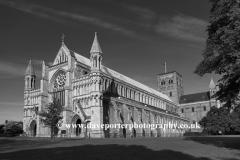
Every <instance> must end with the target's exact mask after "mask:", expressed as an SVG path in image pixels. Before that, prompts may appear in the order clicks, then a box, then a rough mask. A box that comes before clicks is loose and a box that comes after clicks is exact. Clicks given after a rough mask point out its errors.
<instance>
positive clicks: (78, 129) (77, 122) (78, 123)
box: [76, 119, 82, 136]
mask: <svg viewBox="0 0 240 160" xmlns="http://www.w3.org/2000/svg"><path fill="white" fill-rule="evenodd" d="M80 125H81V120H80V119H78V120H77V121H76V126H77V127H76V136H79V135H80V134H81V130H82V128H81V126H80Z"/></svg>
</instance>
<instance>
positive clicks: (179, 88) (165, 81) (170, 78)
mask: <svg viewBox="0 0 240 160" xmlns="http://www.w3.org/2000/svg"><path fill="white" fill-rule="evenodd" d="M158 90H159V91H160V92H162V93H164V94H166V95H168V96H169V97H170V98H171V99H172V101H174V102H175V103H176V104H177V106H178V114H179V115H180V116H181V117H184V118H186V119H189V121H190V123H191V124H195V123H196V122H199V121H200V120H201V119H202V118H203V117H204V116H206V114H207V112H208V111H209V110H210V109H211V107H213V106H216V107H218V108H219V107H221V105H222V104H221V103H220V102H219V101H217V100H215V99H214V98H212V96H213V95H214V94H215V93H216V92H217V91H218V85H215V83H214V82H213V80H212V79H211V81H210V84H209V91H206V92H202V93H195V94H189V95H184V92H183V80H182V76H181V75H180V74H179V73H177V72H176V71H172V72H168V73H163V74H158ZM191 131H194V132H201V131H202V129H191Z"/></svg>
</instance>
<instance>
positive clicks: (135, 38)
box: [0, 0, 220, 124]
mask: <svg viewBox="0 0 240 160" xmlns="http://www.w3.org/2000/svg"><path fill="white" fill-rule="evenodd" d="M210 8H211V3H209V2H208V0H201V1H200V0H181V1H178V0H51V1H49V0H41V1H39V0H0V124H1V123H4V121H5V120H6V119H7V120H15V121H22V117H23V92H24V73H25V70H26V68H27V66H28V62H29V59H30V58H31V59H32V62H33V67H34V70H35V73H36V75H37V81H36V87H37V88H39V83H40V78H41V64H42V61H43V60H45V61H48V62H53V60H54V58H55V56H56V54H57V52H58V50H59V48H60V46H61V43H62V42H61V41H62V39H61V37H62V34H64V35H65V44H66V46H67V47H68V48H69V49H70V50H72V51H74V52H77V53H79V54H81V55H83V56H85V57H89V52H90V49H91V45H92V42H93V39H94V33H95V32H97V35H98V40H99V43H100V45H101V48H102V51H103V65H105V66H107V67H109V68H111V69H113V70H115V71H117V72H119V73H121V74H124V75H126V76H128V77H131V78H133V79H135V80H137V81H139V82H141V83H143V84H145V85H148V86H150V87H152V88H155V89H157V74H158V73H163V72H164V65H163V64H164V62H166V63H167V71H177V72H178V73H180V74H181V75H182V76H183V86H184V94H185V95H186V94H192V93H198V92H204V91H208V90H209V89H208V86H209V83H210V80H211V78H213V80H214V82H217V80H218V79H219V78H220V76H218V75H215V74H208V75H204V76H203V77H199V76H198V75H196V74H194V70H195V68H196V66H197V65H198V64H199V63H200V62H201V61H202V60H203V57H202V52H203V50H204V48H205V41H206V38H207V32H206V28H207V26H208V22H209V11H210Z"/></svg>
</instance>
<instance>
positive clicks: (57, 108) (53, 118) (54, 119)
mask: <svg viewBox="0 0 240 160" xmlns="http://www.w3.org/2000/svg"><path fill="white" fill-rule="evenodd" d="M62 111H63V107H62V106H61V104H60V102H59V101H57V100H55V99H54V100H53V102H51V103H49V104H48V105H47V106H46V108H45V110H43V111H41V112H40V113H38V115H39V116H40V119H41V122H42V123H43V124H44V125H45V126H46V127H49V128H50V132H51V140H52V141H54V139H55V137H54V136H55V131H58V127H57V123H58V122H59V121H60V120H62V118H63V117H62Z"/></svg>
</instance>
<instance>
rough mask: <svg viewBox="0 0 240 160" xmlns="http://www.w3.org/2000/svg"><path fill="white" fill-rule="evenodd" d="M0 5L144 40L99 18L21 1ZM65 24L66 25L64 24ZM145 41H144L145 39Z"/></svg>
mask: <svg viewBox="0 0 240 160" xmlns="http://www.w3.org/2000/svg"><path fill="white" fill-rule="evenodd" d="M0 4H4V5H6V6H9V7H12V8H15V9H18V10H21V11H24V12H28V13H31V14H35V15H37V16H40V17H43V18H50V19H52V20H55V21H58V22H61V23H65V24H68V23H70V21H69V20H74V21H76V22H84V23H88V24H92V25H96V26H99V27H102V28H105V29H110V30H112V31H116V32H120V33H122V34H125V35H127V36H130V37H134V38H139V39H145V38H143V37H141V36H139V35H137V34H136V33H135V32H134V31H131V30H128V29H125V28H123V27H121V26H118V25H115V24H112V23H109V22H105V21H103V20H101V19H99V18H95V17H91V16H85V15H80V14H74V13H70V12H64V11H58V10H55V9H52V8H47V7H43V6H39V5H35V4H27V3H24V2H22V1H14V0H12V1H7V0H0ZM66 22H67V23H66ZM145 40H146V39H145Z"/></svg>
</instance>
